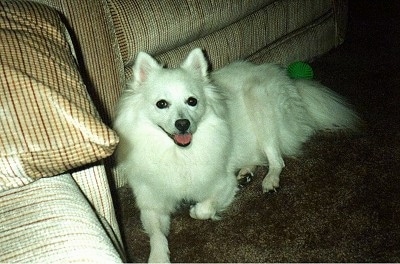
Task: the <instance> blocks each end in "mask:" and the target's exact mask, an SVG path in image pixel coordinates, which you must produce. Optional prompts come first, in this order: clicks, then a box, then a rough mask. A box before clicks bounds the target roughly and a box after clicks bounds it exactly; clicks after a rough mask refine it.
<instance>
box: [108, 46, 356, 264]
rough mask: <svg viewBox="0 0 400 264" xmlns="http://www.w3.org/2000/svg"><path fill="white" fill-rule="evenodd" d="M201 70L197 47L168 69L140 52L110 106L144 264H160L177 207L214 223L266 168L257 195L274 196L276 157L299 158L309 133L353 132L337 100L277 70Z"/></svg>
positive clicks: (351, 117) (238, 66) (351, 119)
mask: <svg viewBox="0 0 400 264" xmlns="http://www.w3.org/2000/svg"><path fill="white" fill-rule="evenodd" d="M207 70H208V63H207V61H206V59H205V57H204V54H203V52H202V51H201V49H199V48H197V49H194V50H193V51H191V52H190V53H189V55H188V56H187V58H186V59H185V60H184V61H183V63H182V64H181V66H180V67H178V68H173V69H170V68H164V67H162V66H161V65H160V64H159V63H158V62H157V61H156V60H154V59H153V58H152V57H151V56H150V55H148V54H146V53H144V52H140V53H139V54H138V56H137V59H136V62H135V65H134V69H133V79H132V80H131V81H130V82H129V84H128V85H127V88H126V89H125V91H124V92H123V95H122V96H121V99H120V100H119V102H118V105H117V114H116V118H115V121H114V128H115V129H116V131H117V132H118V134H119V136H120V144H119V146H118V149H117V161H118V169H119V170H120V171H122V173H125V174H126V175H127V177H128V182H129V184H130V186H131V187H132V189H133V192H134V194H135V197H136V202H137V206H138V207H139V209H140V213H141V221H142V223H143V227H144V229H145V230H146V232H147V233H148V235H149V237H150V246H151V252H150V256H149V262H169V249H168V241H167V235H168V232H169V226H170V215H171V213H172V212H174V210H175V209H176V208H177V206H178V205H179V204H180V203H181V202H182V201H189V202H191V203H192V204H193V205H192V206H191V209H190V216H191V217H193V218H196V219H218V217H219V213H220V212H221V211H223V210H224V209H225V208H226V207H227V206H228V205H230V204H231V202H232V201H233V199H234V196H235V193H236V191H237V180H236V177H242V176H243V175H246V174H249V173H252V172H253V170H254V168H255V166H256V165H268V166H269V171H268V173H267V175H266V176H265V178H264V180H263V183H262V189H263V191H264V192H267V191H271V190H275V188H277V187H278V186H279V174H280V172H281V170H282V168H283V167H284V162H283V158H282V156H285V155H296V154H298V153H299V151H300V147H301V145H302V143H303V142H305V141H306V140H307V139H308V138H309V137H310V136H311V135H312V134H313V133H314V132H315V131H317V130H321V129H331V130H336V129H355V128H356V125H357V123H358V121H359V119H358V117H357V115H356V114H355V112H353V111H352V110H351V108H350V107H349V105H347V103H346V102H345V101H344V100H343V99H342V98H341V97H340V96H338V95H337V94H335V93H334V92H332V91H330V90H329V89H328V88H326V87H324V86H322V85H320V84H318V83H316V82H313V81H307V80H293V79H290V78H289V77H288V76H287V74H286V71H285V69H283V68H281V67H279V66H276V65H273V64H262V65H258V66H257V65H254V64H251V63H249V62H236V63H232V64H230V65H228V66H226V67H224V68H222V69H220V70H218V71H216V72H214V73H211V74H208V72H207ZM237 171H239V175H238V176H236V175H235V172H237Z"/></svg>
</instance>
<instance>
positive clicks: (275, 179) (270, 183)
mask: <svg viewBox="0 0 400 264" xmlns="http://www.w3.org/2000/svg"><path fill="white" fill-rule="evenodd" d="M262 188H263V192H264V193H266V192H271V191H274V192H276V189H277V188H279V176H273V175H267V176H265V178H264V179H263V181H262Z"/></svg>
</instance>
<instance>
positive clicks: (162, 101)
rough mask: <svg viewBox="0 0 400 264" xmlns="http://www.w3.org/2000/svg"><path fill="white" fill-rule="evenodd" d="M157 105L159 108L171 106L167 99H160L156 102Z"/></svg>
mask: <svg viewBox="0 0 400 264" xmlns="http://www.w3.org/2000/svg"><path fill="white" fill-rule="evenodd" d="M156 106H157V107H158V108H159V109H164V108H167V107H168V106H169V104H168V102H167V101H165V100H160V101H158V102H157V103H156Z"/></svg>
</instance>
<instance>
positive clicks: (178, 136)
mask: <svg viewBox="0 0 400 264" xmlns="http://www.w3.org/2000/svg"><path fill="white" fill-rule="evenodd" d="M175 127H176V128H177V129H178V131H179V132H178V133H175V134H170V133H168V132H167V131H165V129H163V128H162V127H160V128H161V129H162V130H163V131H164V132H165V133H166V134H167V135H168V136H169V137H170V138H171V139H172V140H173V141H174V143H175V144H176V145H178V146H180V147H187V146H189V145H190V142H192V133H190V132H189V131H188V130H189V127H190V121H189V120H188V119H178V120H176V121H175Z"/></svg>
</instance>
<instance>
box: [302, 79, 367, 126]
mask: <svg viewBox="0 0 400 264" xmlns="http://www.w3.org/2000/svg"><path fill="white" fill-rule="evenodd" d="M296 86H297V87H298V90H299V93H300V95H301V97H302V98H303V101H304V102H305V105H306V108H307V110H308V111H309V113H310V114H311V116H312V117H313V119H314V121H315V124H314V126H315V129H316V130H347V131H352V132H359V131H360V129H361V127H362V121H361V118H360V117H359V116H358V114H357V113H356V112H355V111H354V110H353V107H352V105H350V104H349V103H348V102H347V101H346V99H345V98H343V97H342V96H340V95H338V94H337V93H335V92H334V91H332V90H330V89H328V88H327V87H325V86H323V85H321V84H319V83H317V82H315V81H308V80H297V81H296Z"/></svg>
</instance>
